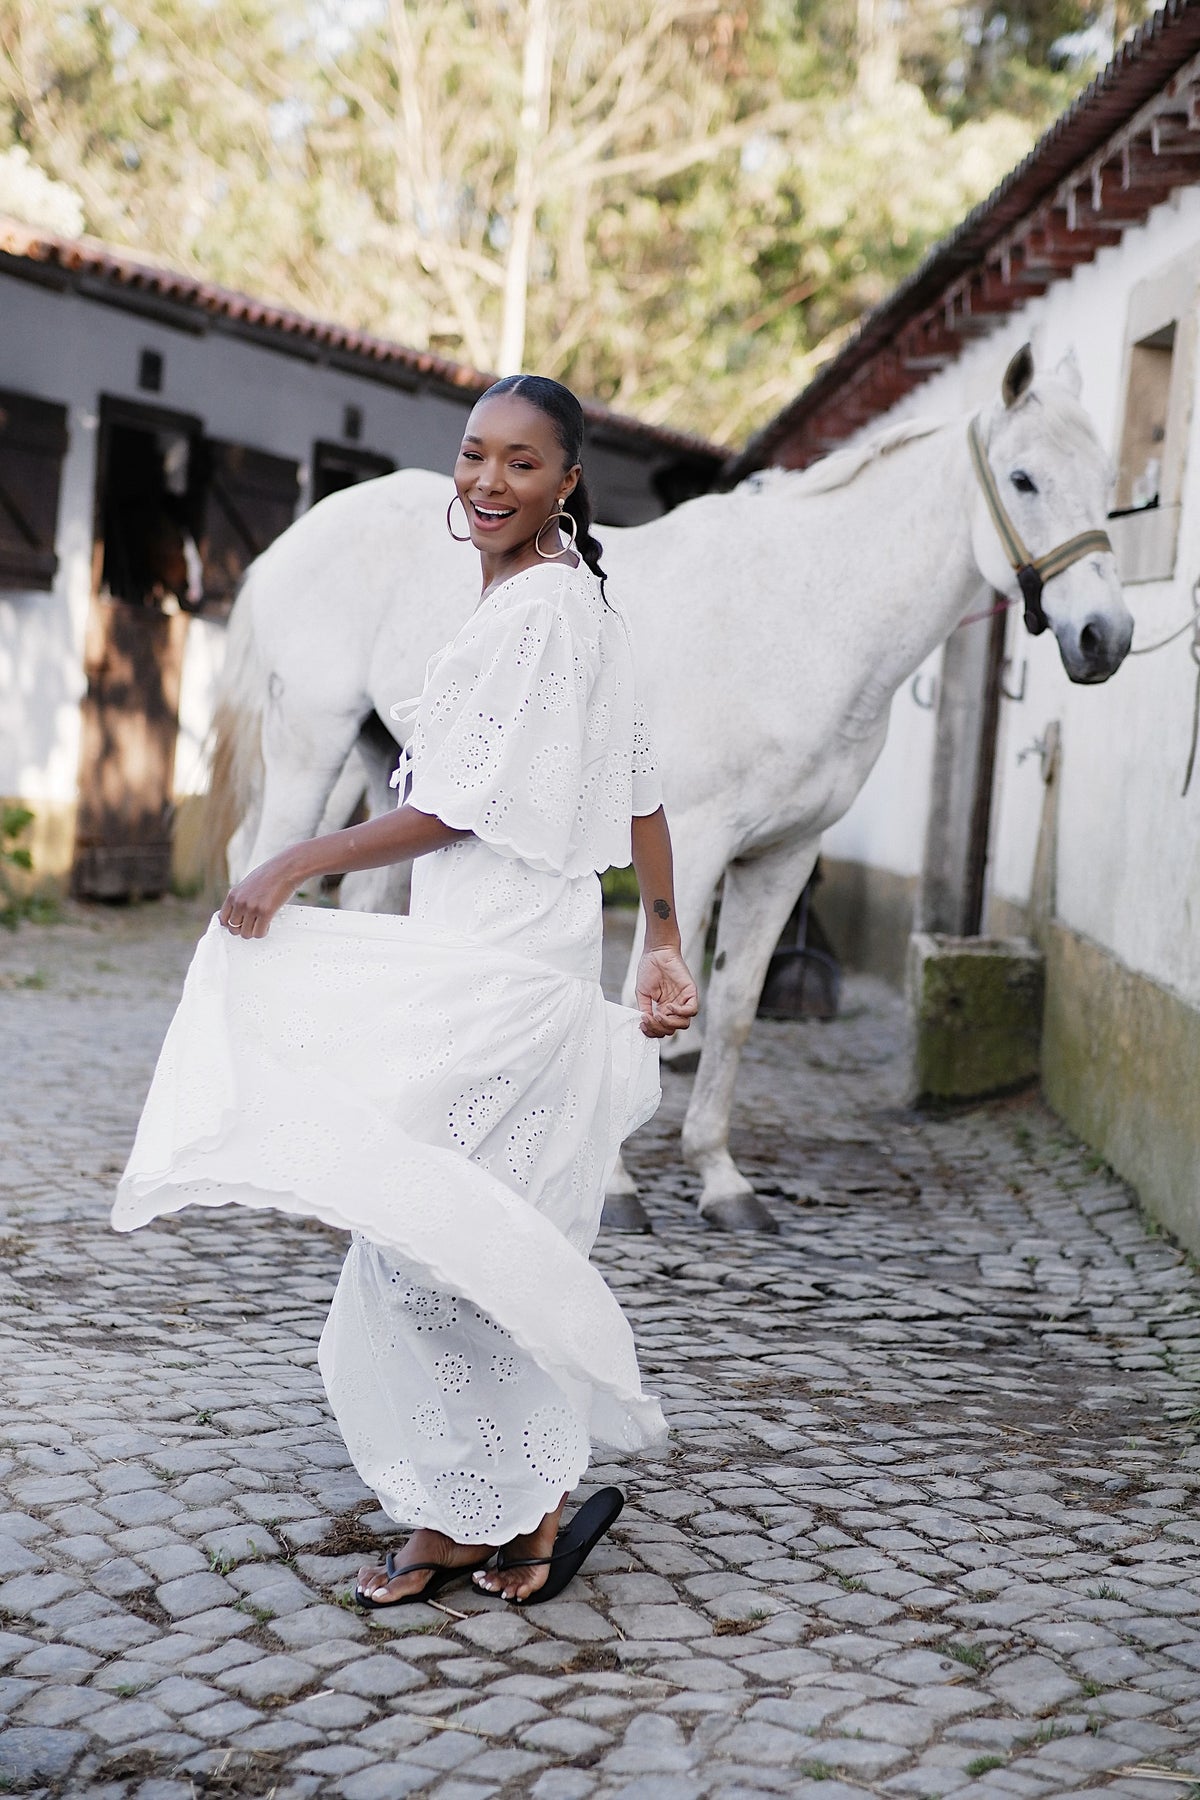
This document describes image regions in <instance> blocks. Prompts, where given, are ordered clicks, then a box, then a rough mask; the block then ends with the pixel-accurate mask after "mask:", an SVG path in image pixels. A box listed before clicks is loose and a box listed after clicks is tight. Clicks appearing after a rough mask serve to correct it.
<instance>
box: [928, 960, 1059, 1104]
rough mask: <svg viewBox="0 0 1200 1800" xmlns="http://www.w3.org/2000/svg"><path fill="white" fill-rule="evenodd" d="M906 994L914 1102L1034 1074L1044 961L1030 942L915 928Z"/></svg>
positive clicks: (979, 1093)
mask: <svg viewBox="0 0 1200 1800" xmlns="http://www.w3.org/2000/svg"><path fill="white" fill-rule="evenodd" d="M908 994H909V1001H910V1004H911V1006H912V1011H913V1023H914V1028H915V1034H914V1042H913V1073H912V1094H913V1099H914V1100H916V1101H923V1102H934V1103H936V1102H938V1101H955V1100H976V1099H982V1098H984V1097H985V1096H986V1095H988V1094H1002V1093H1007V1092H1010V1091H1011V1090H1012V1089H1014V1088H1018V1087H1021V1086H1023V1085H1024V1084H1025V1083H1027V1082H1030V1081H1033V1080H1034V1079H1035V1078H1036V1076H1037V1072H1038V1055H1039V1050H1040V1045H1041V1032H1042V994H1043V964H1042V958H1041V954H1040V952H1039V951H1037V950H1036V949H1035V948H1034V946H1033V945H1032V944H1030V943H1028V942H1027V941H1025V940H1024V939H1020V938H1017V939H1013V938H950V937H939V936H935V935H934V934H932V933H928V932H914V934H913V937H912V942H911V945H910V947H909V964H908Z"/></svg>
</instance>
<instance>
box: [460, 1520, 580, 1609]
mask: <svg viewBox="0 0 1200 1800" xmlns="http://www.w3.org/2000/svg"><path fill="white" fill-rule="evenodd" d="M566 1504H567V1496H566V1495H565V1494H564V1495H563V1497H562V1499H561V1500H560V1501H559V1503H558V1505H557V1506H556V1507H555V1509H554V1511H553V1512H548V1513H547V1514H546V1516H545V1518H544V1519H543V1520H542V1522H541V1524H540V1525H539V1526H538V1527H537V1529H536V1530H534V1531H530V1532H527V1533H526V1534H525V1535H524V1536H523V1537H515V1538H513V1540H512V1542H511V1543H510V1544H505V1545H504V1547H503V1549H502V1550H501V1552H500V1560H501V1563H513V1564H516V1565H517V1566H516V1567H514V1568H503V1567H501V1568H498V1569H479V1570H477V1571H476V1573H475V1575H474V1576H473V1577H472V1579H473V1581H474V1583H475V1586H476V1587H477V1588H480V1589H481V1590H482V1591H483V1593H485V1594H498V1595H499V1596H500V1598H501V1599H502V1600H528V1598H529V1596H530V1595H531V1594H536V1593H537V1591H538V1589H539V1588H540V1587H544V1586H545V1584H546V1578H547V1576H548V1575H549V1573H550V1565H549V1563H548V1562H538V1561H537V1560H536V1559H537V1558H540V1557H548V1556H549V1555H550V1554H551V1552H552V1551H553V1549H554V1540H555V1539H556V1538H557V1536H558V1526H559V1521H560V1520H561V1518H562V1510H563V1507H564V1506H565V1505H566ZM525 1557H528V1558H530V1559H531V1562H532V1566H531V1567H530V1566H521V1565H522V1559H523V1558H525Z"/></svg>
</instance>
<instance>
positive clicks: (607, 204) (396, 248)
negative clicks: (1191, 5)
mask: <svg viewBox="0 0 1200 1800" xmlns="http://www.w3.org/2000/svg"><path fill="white" fill-rule="evenodd" d="M1146 11H1147V5H1146V0H1118V4H1117V6H1116V12H1115V18H1116V31H1117V33H1118V35H1119V34H1120V33H1122V32H1123V31H1125V30H1127V29H1128V28H1130V27H1131V26H1133V25H1135V24H1137V23H1138V22H1140V20H1141V18H1142V17H1143V16H1144V15H1145V13H1146ZM1113 16H1114V14H1113V9H1112V4H1111V0H1109V4H1108V5H1103V4H1096V3H1088V0H1005V3H1004V4H1003V5H1001V4H998V3H996V0H987V3H985V4H983V5H980V4H978V3H973V4H965V3H963V4H949V3H947V0H889V3H888V4H884V3H883V0H877V3H876V4H875V5H873V6H868V5H864V4H861V3H860V4H859V5H858V6H848V5H845V4H844V3H841V0H740V4H739V5H738V6H737V7H736V8H734V7H730V6H728V5H727V4H726V3H725V0H367V3H365V4H362V5H356V6H354V7H352V8H347V7H340V6H337V5H335V4H334V3H333V0H114V3H113V4H111V5H105V6H103V7H101V6H96V5H94V4H92V3H91V0H41V3H40V4H38V5H34V4H32V3H31V0H0V204H4V203H5V196H6V193H7V191H8V188H7V187H6V182H7V183H8V184H9V185H10V186H11V185H12V184H16V187H17V188H19V195H18V199H17V201H15V202H14V204H19V205H20V206H21V207H22V208H24V209H25V211H26V213H28V212H29V210H30V209H32V210H34V211H36V210H37V208H38V207H39V206H41V207H43V208H44V209H45V217H46V220H47V222H48V223H49V224H51V225H53V224H54V223H55V222H58V223H59V224H60V228H61V221H62V220H63V219H69V218H71V217H73V216H76V213H77V212H78V211H80V210H81V212H82V216H83V218H84V222H85V225H86V227H87V229H89V230H90V231H92V232H94V233H96V234H98V235H99V236H101V237H104V238H106V239H108V240H110V241H112V242H114V243H116V244H121V245H126V246H130V247H133V248H134V249H137V250H139V251H141V252H143V253H149V254H150V255H152V256H157V257H161V258H162V259H163V260H165V261H167V262H169V263H172V264H174V265H177V266H182V267H184V268H186V269H188V270H191V271H193V272H194V273H196V274H198V275H202V276H205V277H207V278H208V279H211V280H215V281H218V282H223V283H226V284H228V285H231V286H236V287H243V288H248V289H250V290H251V291H252V292H255V293H258V294H261V295H263V296H265V297H267V298H271V299H274V300H276V301H278V302H281V303H283V304H288V305H292V306H296V307H299V308H301V309H303V310H306V311H310V312H314V313H317V314H320V315H324V316H327V317H336V318H340V319H344V320H346V321H348V322H350V323H353V324H357V325H361V326H364V327H367V328H369V329H372V330H375V331H379V332H381V333H385V334H388V335H391V336H394V337H397V338H399V339H401V340H402V341H404V342H407V343H409V344H412V345H414V346H417V347H421V348H424V347H429V348H432V349H435V350H437V351H440V352H442V353H443V354H446V355H449V356H452V357H456V358H459V359H461V360H464V361H467V362H471V363H474V364H476V365H477V366H479V367H481V368H485V369H487V368H495V367H497V366H499V364H500V362H501V360H502V359H503V357H508V358H510V359H514V360H515V361H518V362H523V363H524V365H525V366H526V367H536V368H538V369H541V370H543V371H544V372H546V373H547V374H552V375H558V376H560V377H561V378H562V379H564V380H567V381H569V382H571V383H572V384H573V385H575V386H576V387H577V388H579V389H580V390H581V391H584V392H587V393H589V394H594V395H597V396H598V397H600V398H602V399H605V400H607V401H609V402H610V403H612V404H614V405H616V406H618V407H621V408H626V409H628V408H636V409H637V411H638V412H639V414H640V415H641V416H642V417H644V418H646V419H648V420H652V421H660V422H663V423H669V424H672V425H674V426H677V427H680V428H689V427H690V428H693V429H697V430H700V431H703V432H706V433H707V434H709V435H711V436H714V437H717V438H720V439H725V440H728V441H732V440H734V439H736V438H739V437H741V436H743V435H744V434H745V433H746V432H747V431H749V430H750V429H751V428H753V427H754V426H756V425H757V424H759V423H761V422H762V421H763V420H764V419H765V418H766V417H767V416H769V415H770V414H771V413H772V412H773V411H774V410H776V409H777V408H778V407H779V406H780V405H781V404H782V403H783V402H784V401H786V400H787V399H789V398H790V397H791V395H792V394H793V393H794V392H795V391H796V389H797V388H798V387H799V386H800V385H802V384H803V382H804V381H805V380H807V379H808V377H809V376H810V375H811V373H812V372H813V370H814V368H815V367H816V366H817V365H818V363H819V362H820V361H821V360H822V359H823V358H824V357H826V356H828V355H829V354H830V353H831V352H832V351H833V350H835V349H836V348H837V346H838V344H839V343H840V342H841V341H842V339H843V338H844V336H845V334H846V332H847V331H848V330H849V329H850V328H851V327H852V325H853V323H854V321H855V320H856V319H857V318H858V317H859V316H860V314H861V312H862V311H863V309H864V308H865V307H868V306H870V305H872V304H874V303H875V302H876V301H877V300H878V299H879V298H880V297H881V296H882V295H883V294H884V293H885V292H886V291H887V290H888V289H889V288H890V287H891V286H892V285H893V284H894V283H895V282H896V281H897V280H899V279H901V278H902V277H903V276H904V275H906V274H907V273H908V272H909V271H910V270H911V269H912V268H914V267H915V266H916V264H917V263H918V262H919V260H920V259H921V257H922V256H923V255H924V254H925V252H926V250H927V249H928V247H929V246H930V244H931V243H933V242H934V241H935V240H936V239H937V238H938V237H940V236H941V235H942V234H943V233H944V232H945V231H946V230H948V229H949V228H950V227H952V226H953V225H954V224H955V223H956V222H957V221H958V219H959V218H960V217H961V216H962V214H963V213H964V212H965V211H966V210H967V209H968V208H969V207H970V206H971V205H973V204H974V203H975V202H977V201H978V200H980V199H981V198H983V197H984V195H985V194H986V193H987V192H988V191H989V189H990V188H991V187H992V186H993V185H994V184H995V182H996V181H998V180H999V179H1000V178H1001V177H1002V176H1003V175H1004V174H1005V173H1006V171H1007V170H1008V169H1009V168H1010V167H1011V166H1012V164H1013V163H1014V162H1015V161H1017V160H1018V159H1019V158H1020V157H1021V156H1022V155H1023V154H1024V153H1025V151H1026V150H1027V149H1028V148H1029V147H1030V145H1031V144H1032V143H1033V141H1034V139H1035V138H1036V136H1037V134H1038V132H1039V131H1041V130H1042V129H1044V128H1045V127H1046V125H1048V124H1049V123H1050V121H1051V120H1052V119H1053V117H1054V116H1055V114H1056V113H1057V112H1058V111H1060V110H1061V108H1062V107H1063V106H1064V105H1065V104H1067V103H1068V102H1069V100H1070V99H1071V97H1072V96H1073V94H1074V93H1076V92H1077V91H1078V89H1079V88H1080V87H1081V86H1082V85H1083V83H1084V82H1085V81H1086V80H1087V79H1088V78H1089V77H1090V76H1091V74H1092V73H1093V72H1094V70H1095V67H1096V66H1097V64H1098V62H1099V61H1103V60H1104V59H1105V57H1106V55H1107V54H1108V50H1109V48H1110V47H1111V40H1110V39H1106V38H1105V35H1104V30H1102V29H1101V27H1102V26H1104V25H1107V29H1109V30H1111V29H1112V20H1113ZM17 151H19V152H21V153H22V154H21V155H20V156H15V155H8V154H7V153H10V152H17ZM25 153H27V155H26V154H25ZM39 184H40V185H39ZM72 208H75V209H76V212H75V213H73V212H72ZM522 346H523V349H522Z"/></svg>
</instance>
